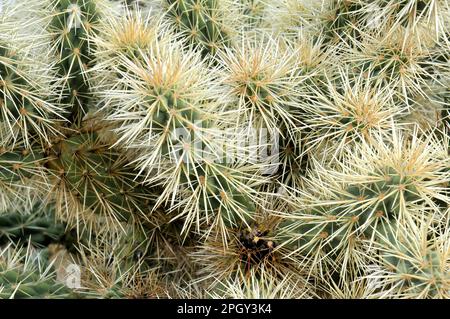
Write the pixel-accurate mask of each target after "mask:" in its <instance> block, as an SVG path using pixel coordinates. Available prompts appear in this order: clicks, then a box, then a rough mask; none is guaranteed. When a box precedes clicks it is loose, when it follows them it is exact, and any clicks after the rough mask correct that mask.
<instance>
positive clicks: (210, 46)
mask: <svg viewBox="0 0 450 319" xmlns="http://www.w3.org/2000/svg"><path fill="white" fill-rule="evenodd" d="M161 2H162V6H163V10H164V11H165V14H166V16H167V19H168V21H170V23H171V24H172V25H173V26H174V28H175V29H176V30H177V31H178V32H180V34H181V35H182V36H183V37H185V38H186V39H187V40H188V42H187V43H188V44H190V45H194V46H195V47H197V48H198V49H199V50H200V51H201V52H202V53H203V55H207V54H211V55H214V54H216V52H217V51H218V50H220V49H223V48H225V47H226V46H228V45H230V44H231V43H232V41H233V33H235V32H233V31H234V30H236V29H237V28H238V27H237V26H238V23H240V22H241V21H240V19H239V18H240V17H241V15H239V13H240V11H239V3H238V1H237V0H221V1H218V0H162V1H161Z"/></svg>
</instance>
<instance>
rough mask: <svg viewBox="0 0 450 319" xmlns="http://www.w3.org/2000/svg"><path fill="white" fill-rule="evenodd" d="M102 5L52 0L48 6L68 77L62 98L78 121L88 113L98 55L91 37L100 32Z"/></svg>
mask: <svg viewBox="0 0 450 319" xmlns="http://www.w3.org/2000/svg"><path fill="white" fill-rule="evenodd" d="M102 6H103V4H102V3H101V1H99V0H73V1H72V0H50V1H48V4H47V8H46V10H48V17H46V18H47V19H48V20H49V21H48V26H47V29H48V32H49V34H50V36H51V38H52V51H53V52H54V54H55V55H56V56H57V61H58V68H59V75H60V76H61V77H62V78H63V79H64V88H63V91H62V92H61V98H62V100H63V101H64V102H65V103H66V104H69V105H70V112H69V114H68V115H67V116H66V117H67V119H68V120H69V122H70V123H75V124H77V125H79V124H80V122H81V120H82V119H83V117H84V116H85V115H86V114H87V112H88V109H89V102H90V99H91V95H92V93H91V90H90V87H91V85H92V84H91V82H92V80H91V79H90V74H89V73H88V70H89V69H91V68H92V67H93V59H94V57H93V54H92V49H93V48H92V44H91V43H90V41H89V37H90V36H92V35H93V34H95V33H96V32H97V25H98V23H99V20H100V16H101V14H102V9H103V8H102Z"/></svg>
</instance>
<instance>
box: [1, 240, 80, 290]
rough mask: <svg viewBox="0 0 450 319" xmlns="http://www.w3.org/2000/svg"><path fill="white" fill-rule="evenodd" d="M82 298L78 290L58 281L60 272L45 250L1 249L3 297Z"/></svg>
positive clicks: (8, 247) (10, 247) (9, 247)
mask: <svg viewBox="0 0 450 319" xmlns="http://www.w3.org/2000/svg"><path fill="white" fill-rule="evenodd" d="M77 297H78V298H79V297H81V296H80V295H79V296H77V294H76V293H75V291H73V290H72V289H70V288H68V287H67V286H65V285H64V284H63V283H60V282H58V281H56V273H55V271H54V269H52V265H51V264H48V261H47V260H46V257H45V252H38V251H33V250H31V248H27V249H25V248H14V247H13V246H11V245H9V246H7V247H5V248H1V249H0V298H1V299H61V298H77Z"/></svg>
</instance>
